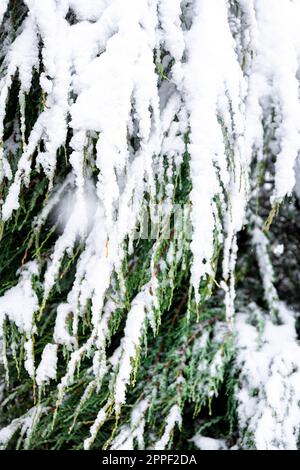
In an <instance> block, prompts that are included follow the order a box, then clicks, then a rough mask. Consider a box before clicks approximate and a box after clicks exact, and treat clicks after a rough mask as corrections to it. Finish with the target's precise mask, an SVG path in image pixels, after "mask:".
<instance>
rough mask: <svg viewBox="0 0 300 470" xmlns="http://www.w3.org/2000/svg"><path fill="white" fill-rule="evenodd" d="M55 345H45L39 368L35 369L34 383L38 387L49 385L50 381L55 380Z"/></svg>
mask: <svg viewBox="0 0 300 470" xmlns="http://www.w3.org/2000/svg"><path fill="white" fill-rule="evenodd" d="M56 365H57V345H56V344H50V343H48V344H46V346H45V348H44V350H43V353H42V358H41V362H40V364H39V366H38V367H37V369H36V383H37V385H38V386H39V387H40V386H41V385H43V384H47V383H49V380H50V379H56Z"/></svg>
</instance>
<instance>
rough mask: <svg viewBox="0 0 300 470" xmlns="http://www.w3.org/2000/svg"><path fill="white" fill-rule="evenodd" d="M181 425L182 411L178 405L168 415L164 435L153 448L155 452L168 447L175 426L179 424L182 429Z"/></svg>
mask: <svg viewBox="0 0 300 470" xmlns="http://www.w3.org/2000/svg"><path fill="white" fill-rule="evenodd" d="M181 423H182V417H181V410H180V408H179V406H178V405H173V406H172V407H171V409H170V411H169V413H168V416H167V419H166V423H165V429H164V432H163V435H162V436H161V438H160V439H159V440H158V441H157V442H156V443H155V445H154V447H153V448H154V450H164V449H165V448H166V447H167V445H168V443H169V441H170V439H171V434H172V433H173V430H174V428H175V425H176V424H177V425H178V426H179V427H180V426H181Z"/></svg>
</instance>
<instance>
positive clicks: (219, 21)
mask: <svg viewBox="0 0 300 470" xmlns="http://www.w3.org/2000/svg"><path fill="white" fill-rule="evenodd" d="M234 3H236V4H237V5H238V8H236V5H234ZM24 4H25V5H26V7H27V9H28V13H27V14H26V16H25V19H24V21H23V23H22V25H21V26H20V28H19V29H18V31H17V34H16V37H15V38H14V39H11V44H10V45H9V46H7V51H6V52H5V54H4V61H3V64H1V68H0V183H1V182H5V185H6V186H7V187H8V190H7V192H6V193H5V195H4V196H3V199H1V201H0V206H1V223H9V220H10V218H11V217H12V215H13V214H14V213H15V211H16V210H17V209H18V208H19V204H20V194H21V190H22V189H23V188H24V186H25V187H28V186H29V184H30V183H32V184H34V181H31V176H32V172H33V170H35V171H36V172H40V173H44V174H45V175H46V177H47V178H48V180H49V192H48V197H47V201H45V205H44V207H43V209H42V211H41V212H40V213H39V214H38V216H37V217H36V220H35V222H34V227H33V228H34V231H35V233H38V231H39V230H40V229H41V227H42V226H43V224H44V223H45V222H46V221H47V219H48V216H49V214H52V213H55V214H56V218H57V226H58V227H59V235H58V237H57V240H56V243H55V245H54V247H53V252H52V254H51V256H50V257H49V259H47V266H46V271H45V274H44V275H43V278H42V283H43V285H42V287H43V293H42V295H43V299H42V301H41V302H39V300H38V298H37V295H36V293H35V291H34V286H33V284H34V282H33V281H34V276H39V266H38V264H37V262H35V261H34V262H29V263H28V264H26V265H25V266H24V267H23V269H22V270H21V272H20V279H19V282H18V284H17V285H16V286H14V287H12V288H10V289H9V290H7V291H6V292H5V293H4V295H3V296H2V297H1V298H0V337H2V336H3V327H4V323H5V321H10V322H12V323H14V324H15V325H16V327H17V328H18V330H19V331H20V332H21V333H22V334H24V336H25V340H26V341H25V344H24V348H25V352H26V358H25V367H26V369H27V371H28V373H29V375H30V376H31V377H32V378H34V380H35V382H36V384H37V385H38V386H39V387H40V389H41V388H42V387H43V386H44V385H46V384H47V383H48V382H49V381H50V380H55V379H56V366H57V352H58V351H59V348H62V347H65V348H67V349H68V350H69V351H70V360H69V362H68V365H67V369H66V371H65V375H64V376H63V377H62V379H61V381H60V383H59V385H58V399H57V406H59V405H60V404H61V402H62V400H63V398H64V394H65V389H66V387H68V386H69V385H71V384H72V382H73V381H74V374H75V371H76V368H77V367H78V366H79V365H80V361H81V359H82V358H83V357H85V356H86V355H91V356H93V365H92V373H93V380H95V382H93V387H94V386H95V387H96V388H97V389H98V390H99V389H100V387H101V383H102V379H103V377H104V376H105V375H106V374H107V373H108V371H109V373H111V379H110V382H109V384H110V385H109V386H110V387H111V390H112V397H111V400H112V402H111V403H107V404H106V405H105V406H104V407H103V408H101V410H100V411H99V414H98V416H97V418H96V420H95V423H94V424H93V425H92V427H91V431H90V437H89V438H87V440H86V441H85V444H84V445H85V448H89V447H90V446H91V445H92V443H93V442H94V439H95V436H96V434H97V431H98V429H99V427H100V426H101V424H102V423H103V422H104V421H105V419H106V416H107V409H108V406H114V408H115V411H116V413H117V414H118V413H119V412H120V410H121V406H122V405H123V404H124V403H125V402H126V391H127V387H128V385H129V383H130V379H131V376H132V372H134V366H133V364H134V361H135V359H136V356H137V354H138V351H139V348H140V347H142V346H141V345H142V339H143V337H144V334H145V331H146V327H147V325H148V323H149V324H150V326H151V328H152V329H153V331H154V332H156V328H157V324H156V319H155V311H156V309H158V306H159V301H158V294H157V292H159V289H160V285H159V282H158V280H157V270H158V269H163V268H164V265H163V263H161V264H160V266H159V268H158V267H157V260H156V258H155V255H156V254H157V252H158V249H159V246H158V245H159V243H158V241H156V242H155V244H154V249H153V252H154V254H153V257H152V260H151V265H150V281H149V282H146V281H145V284H143V285H142V287H141V288H140V290H139V292H137V294H136V296H135V297H134V299H133V300H132V302H131V305H130V307H129V309H128V314H127V319H126V324H125V328H124V331H123V337H122V339H121V342H120V346H119V348H118V349H117V350H116V351H115V352H114V354H113V355H112V356H111V357H110V358H107V357H106V340H107V337H108V335H109V321H110V319H111V318H112V317H113V315H114V312H115V310H116V309H117V307H118V302H119V299H116V300H114V301H112V300H111V298H110V297H109V294H110V291H109V290H110V288H111V287H112V285H113V282H114V275H115V274H117V278H118V281H119V283H120V286H119V289H118V290H119V291H120V292H119V295H120V298H121V297H122V295H123V296H124V291H125V287H124V280H123V279H122V263H123V261H124V259H125V257H126V255H127V254H128V252H130V250H131V248H132V244H133V240H134V236H135V230H136V226H137V223H138V222H139V221H140V220H141V214H142V213H143V210H145V209H147V210H148V209H149V211H150V213H151V214H154V213H155V210H156V203H157V201H163V203H162V204H160V209H159V211H160V213H159V215H160V216H161V220H163V221H168V220H169V219H170V217H171V214H172V210H173V209H172V203H173V199H174V191H175V188H174V180H175V179H176V178H177V176H178V171H179V168H180V165H181V164H182V163H183V159H184V153H185V150H187V151H188V153H189V156H190V160H189V166H190V177H191V182H192V190H191V193H190V196H189V197H190V202H191V222H192V240H191V244H190V248H191V252H192V256H193V260H192V265H191V290H192V292H193V298H194V299H195V300H196V302H197V304H198V303H199V301H201V300H202V299H201V295H200V289H199V286H200V282H201V281H204V280H206V281H207V282H212V281H213V280H214V276H215V270H216V266H215V263H214V261H215V260H214V257H215V254H216V252H217V251H218V249H219V248H220V247H221V248H223V251H222V253H223V259H222V280H221V282H220V284H218V285H220V287H221V288H222V290H223V291H224V294H225V308H226V320H227V322H228V325H229V327H230V328H231V330H232V329H236V331H237V333H238V338H239V339H238V341H239V345H240V346H241V351H243V347H245V354H244V355H243V353H240V354H239V358H238V361H239V364H243V370H244V371H246V372H245V377H244V376H242V377H244V378H243V379H242V383H243V384H244V389H242V390H241V393H240V395H239V400H240V404H239V416H240V420H241V422H242V424H243V426H244V427H246V428H247V427H248V428H249V429H250V430H251V431H253V432H254V434H255V442H256V445H257V447H258V448H276V446H277V447H278V448H288V447H289V446H291V447H292V448H294V447H295V445H296V444H295V442H296V441H295V439H296V438H295V432H296V431H295V429H296V428H297V426H298V427H299V423H300V416H299V410H298V405H297V406H296V398H297V399H298V395H297V393H298V392H297V390H296V383H294V382H295V381H294V377H297V373H296V372H295V371H293V367H294V366H295V367H297V368H298V364H294V363H293V362H292V359H291V350H292V352H293V353H295V354H298V355H299V351H298V346H297V345H296V343H295V335H294V329H293V328H294V326H293V325H292V320H291V319H290V316H289V314H288V313H287V312H286V311H285V310H284V309H282V308H279V301H278V297H277V293H276V290H275V288H274V285H273V271H272V265H271V262H270V259H269V257H268V238H267V236H266V235H265V234H264V233H263V229H262V223H261V221H260V220H259V219H258V218H254V217H253V216H251V217H250V216H249V215H248V212H247V208H248V202H249V198H250V195H251V176H252V175H251V163H252V161H254V160H256V161H258V162H264V161H265V159H266V158H267V156H266V153H267V154H268V155H269V154H270V153H271V155H272V156H273V157H274V160H275V165H274V180H275V184H274V191H273V193H272V195H271V204H274V205H278V204H279V203H280V202H282V200H283V199H284V197H285V196H287V195H290V194H291V193H292V191H293V188H294V185H295V171H294V168H295V163H296V160H297V156H298V153H299V149H300V99H299V70H300V68H299V65H300V35H299V30H300V2H299V1H289V0H276V2H272V8H270V4H269V2H267V1H266V0H239V1H237V2H230V1H227V0H192V1H188V0H181V1H180V0H127V1H124V0H99V1H97V2H96V1H93V0H85V1H81V0H43V1H41V0H24ZM7 5H8V1H6V0H5V1H3V0H2V1H1V3H0V23H1V21H2V18H3V16H4V14H5V12H6V10H7ZM70 18H71V19H70ZM72 18H73V19H72ZM5 47H6V46H5ZM35 72H37V73H38V74H39V86H40V87H41V90H42V92H41V96H42V99H41V103H40V111H39V112H38V116H37V117H36V120H35V122H34V123H33V125H32V127H30V128H29V127H28V123H27V122H26V95H28V93H29V91H30V89H31V87H32V84H33V76H34V73H35ZM16 76H17V77H18V80H19V83H20V90H19V96H18V99H19V111H20V112H19V113H18V114H19V116H17V117H16V123H15V132H14V135H13V136H11V137H10V138H5V139H4V137H5V122H6V118H7V104H8V100H9V96H10V90H11V88H12V86H13V82H14V78H15V77H16ZM265 123H270V128H272V132H273V136H272V139H271V143H270V142H269V143H268V146H269V148H268V149H267V152H265V150H266V145H265V138H264V137H265ZM27 135H28V138H27ZM69 136H72V137H71V140H70V142H69V140H68V139H69ZM67 146H68V148H69V149H70V152H68V151H67V150H66V147H67ZM62 149H64V150H65V153H66V158H68V163H69V164H70V168H71V170H70V174H69V175H68V176H67V177H66V179H65V181H64V182H62V183H61V185H60V187H59V188H58V187H56V185H55V184H54V181H55V176H56V174H57V170H58V169H57V153H58V151H61V150H62ZM10 153H13V155H19V159H18V161H17V168H16V170H15V171H14V170H13V168H12V167H11V165H10ZM166 162H167V163H166ZM298 165H299V163H298ZM166 166H167V169H165V167H166ZM296 168H297V165H296ZM95 175H96V176H95ZM298 176H299V175H298ZM297 188H298V186H297V187H296V189H297ZM297 192H298V193H299V191H298V189H297ZM62 200H63V202H61V201H62ZM274 207H275V206H274ZM245 222H251V223H252V224H253V225H254V229H253V232H252V245H253V246H254V248H255V250H256V255H257V259H258V264H259V269H260V274H261V277H262V282H263V288H264V295H265V299H266V301H267V304H268V307H269V310H270V313H271V317H272V321H273V322H274V323H272V322H271V321H270V320H269V319H268V318H266V319H265V323H266V325H265V328H266V329H265V331H264V333H263V334H264V335H266V336H265V342H266V344H265V345H264V346H263V347H262V349H261V350H260V352H258V351H257V350H256V349H255V347H256V346H254V344H255V341H254V339H255V338H254V337H256V336H255V335H256V331H257V330H256V329H255V328H254V327H253V326H251V325H248V324H247V323H246V322H245V317H242V316H238V317H237V321H236V323H235V319H234V317H235V304H234V301H235V263H236V257H237V234H238V232H239V231H240V230H241V228H242V227H243V225H244V223H245ZM161 225H162V226H163V223H162V224H161ZM184 235H185V234H184ZM184 235H182V239H183V238H184ZM182 239H180V243H183V241H182ZM125 240H128V246H129V249H128V250H127V251H126V248H125V243H124V241H125ZM79 243H80V244H81V246H82V247H83V250H82V251H81V254H80V256H79V258H78V261H77V265H76V273H75V280H74V283H73V286H72V288H71V290H70V292H69V293H68V295H67V298H66V299H64V301H63V302H61V304H60V305H58V306H57V311H56V319H55V327H54V332H53V341H54V343H53V344H52V343H48V344H47V345H46V347H45V349H44V351H43V353H42V358H41V361H40V364H39V365H38V366H37V367H36V365H35V363H34V351H33V347H34V335H35V334H36V333H37V326H36V325H35V314H36V313H37V312H38V311H39V312H40V314H42V313H43V309H44V307H45V305H46V303H47V299H48V298H49V295H50V294H51V292H52V289H53V287H54V285H55V283H56V281H57V279H58V277H59V272H60V268H61V264H62V260H63V258H64V256H65V255H66V254H67V255H68V256H70V257H72V256H73V255H74V250H75V247H76V246H77V245H78V244H79ZM180 243H179V244H178V254H174V251H175V250H174V247H173V246H172V244H170V246H169V250H168V252H167V255H166V259H167V261H168V263H169V264H170V265H171V264H172V263H173V262H178V260H179V259H180V257H181V249H182V245H180ZM156 250H157V251H156ZM174 260H175V261H174ZM165 269H166V265H165ZM168 282H172V281H171V275H170V277H169V278H168ZM87 305H90V306H91V316H92V317H91V323H92V331H91V334H90V336H89V337H88V339H87V340H86V342H84V343H83V344H81V345H80V347H79V346H78V345H77V333H78V324H79V321H80V319H81V318H82V317H83V316H84V312H85V309H86V307H87ZM278 315H279V317H280V318H281V320H282V321H283V324H282V325H276V324H275V323H276V319H277V316H278ZM70 324H71V326H70ZM245 331H247V334H248V333H249V338H250V337H251V338H253V343H251V344H250V343H247V335H246V336H245V335H244V333H245ZM279 332H283V333H284V336H283V338H284V341H285V343H286V348H287V349H286V353H283V352H282V351H281V350H280V351H277V350H276V347H277V346H276V338H278V335H279ZM249 338H248V339H249ZM245 342H246V345H245V344H244V343H245ZM2 345H3V357H4V358H5V357H6V351H5V349H6V342H5V340H3V341H2ZM243 345H244V346H243ZM288 345H290V346H288ZM289 351H290V352H289ZM253 354H254V355H259V358H260V357H261V356H262V358H263V359H262V361H261V362H260V363H259V364H260V367H261V370H259V371H258V375H257V374H255V373H254V370H253V366H252V365H251V357H252V355H253ZM273 354H275V359H274V357H273ZM285 354H286V355H285ZM264 361H265V362H264ZM266 361H267V362H266ZM4 362H5V359H4ZM221 362H222V361H221V357H220V354H219V355H218V354H216V357H215V362H214V363H212V364H210V365H209V367H211V371H210V372H211V374H212V375H217V374H218V373H219V371H220V369H221ZM283 363H284V367H285V368H286V370H288V371H289V373H290V374H291V377H290V378H289V380H288V381H287V382H286V384H285V385H284V383H283V378H282V377H283V376H284V374H286V372H284V371H283V369H282V368H281V366H282V364H283ZM266 364H267V366H268V367H269V368H270V371H269V372H270V376H269V375H268V374H267V372H266V370H265V369H266V367H267V366H266ZM282 367H283V366H282ZM284 367H283V368H284ZM261 376H263V377H262V378H261ZM253 384H256V385H257V386H259V387H258V388H259V392H258V395H257V396H258V397H259V399H258V398H256V396H255V397H251V399H250V398H249V394H251V390H252V389H253V388H255V389H256V388H257V387H256V385H255V386H254V385H253ZM274 387H275V388H276V387H277V388H278V396H277V397H275V396H274V394H273V395H272V393H271V391H270V390H274ZM248 389H249V390H248ZM91 390H92V386H91V387H90V388H88V389H87V390H86V391H85V392H84V393H85V394H84V395H83V399H84V397H86V396H88V394H89V393H90V392H91ZM279 391H281V392H282V393H281V394H280V393H279ZM243 393H244V395H243ZM284 394H285V398H284V396H283V395H284ZM293 394H294V395H293ZM279 396H280V397H281V396H282V399H281V401H280V403H279V402H278V400H279V398H278V397H279ZM293 396H294V398H293ZM276 400H277V401H276ZM249 404H253V408H251V409H250V408H249V409H248V405H249ZM262 404H263V405H262ZM144 405H145V403H144ZM254 405H255V406H254ZM145 406H146V405H145ZM251 406H252V405H251ZM262 406H264V407H265V412H263V411H262V409H261V407H262ZM139 413H140V414H139ZM144 413H145V410H144V408H143V407H142V409H140V410H139V411H136V415H134V414H133V415H132V420H133V423H130V424H129V425H128V426H129V427H128V428H126V427H125V428H123V429H122V432H121V433H120V435H117V437H116V438H115V441H114V442H113V444H112V445H113V447H115V448H124V446H129V447H132V445H133V441H134V439H137V440H138V441H139V439H140V435H142V434H143V433H142V429H143V426H144ZM249 413H250V414H249ZM259 413H260V414H259ZM274 413H275V415H276V416H275V415H274ZM134 416H138V417H134ZM274 416H275V417H274ZM292 416H293V417H292ZM26 419H27V418H26ZM135 420H136V422H135ZM181 420H182V418H181V410H180V408H179V406H178V405H173V406H172V407H171V409H170V410H169V414H168V415H167V418H166V423H165V428H164V431H163V433H162V435H161V437H160V438H158V439H157V441H156V443H155V444H154V446H155V448H156V449H164V448H166V447H167V445H168V443H169V441H170V438H171V435H172V432H173V430H174V427H175V426H176V425H179V426H180V424H181ZM26 422H27V421H26ZM134 423H135V424H134ZM264 423H266V424H264ZM278 423H279V424H278ZM15 424H16V423H15ZM19 424H20V423H17V424H16V425H18V426H19ZM22 425H23V424H22ZM265 428H267V430H268V432H269V434H268V433H265V432H264V429H265ZM12 429H15V425H13V426H12ZM128 430H130V433H129V434H128V436H127V433H128V432H129V431H128ZM137 430H138V431H137ZM126 436H127V437H126ZM201 439H202V441H201ZM203 439H205V438H204V437H202V438H201V437H199V436H198V439H197V442H198V443H199V442H200V447H201V445H209V441H206V444H205V442H204V441H203ZM140 440H141V439H140ZM197 442H196V440H195V443H196V444H197ZM203 443H204V444H203ZM140 445H141V446H142V444H141V442H140ZM211 445H213V444H211Z"/></svg>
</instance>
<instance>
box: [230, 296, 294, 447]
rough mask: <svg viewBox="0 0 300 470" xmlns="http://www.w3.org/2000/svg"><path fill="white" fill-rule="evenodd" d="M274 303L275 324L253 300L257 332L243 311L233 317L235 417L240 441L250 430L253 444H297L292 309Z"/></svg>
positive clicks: (289, 445)
mask: <svg viewBox="0 0 300 470" xmlns="http://www.w3.org/2000/svg"><path fill="white" fill-rule="evenodd" d="M279 306H280V310H279V313H280V320H281V324H280V325H276V324H273V323H272V322H271V320H270V318H269V317H268V316H266V315H263V314H262V313H261V314H260V312H259V308H258V307H255V306H253V312H256V313H257V315H259V314H260V315H261V320H262V321H263V322H264V327H263V331H262V332H261V333H259V331H258V330H257V328H256V327H255V326H253V325H251V324H250V323H249V313H248V315H247V314H246V313H239V314H238V315H237V318H236V330H237V341H238V347H239V352H238V356H237V365H238V366H240V367H241V388H240V389H239V390H237V391H236V398H237V400H238V417H239V422H240V426H241V429H244V431H245V437H244V440H245V445H247V435H248V436H249V434H250V435H251V436H253V440H254V443H255V447H256V449H258V450H274V449H277V450H278V449H287V450H293V449H297V442H298V435H299V429H300V408H299V400H300V387H299V384H300V346H299V344H298V342H297V333H296V329H295V317H294V314H293V312H292V311H290V310H289V309H288V308H287V307H286V306H285V305H284V304H282V303H281V304H279ZM252 315H253V314H252ZM250 318H251V313H250ZM242 442H243V441H242Z"/></svg>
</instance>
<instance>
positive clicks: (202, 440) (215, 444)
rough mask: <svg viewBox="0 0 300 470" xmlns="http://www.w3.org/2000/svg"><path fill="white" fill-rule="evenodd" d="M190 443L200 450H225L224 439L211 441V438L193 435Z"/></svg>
mask: <svg viewBox="0 0 300 470" xmlns="http://www.w3.org/2000/svg"><path fill="white" fill-rule="evenodd" d="M191 441H192V442H193V443H194V444H195V446H196V447H198V448H199V449H201V450H226V449H227V446H226V443H225V441H224V439H213V438H212V437H206V436H202V435H201V434H195V436H194V437H193V438H192V439H191Z"/></svg>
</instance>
